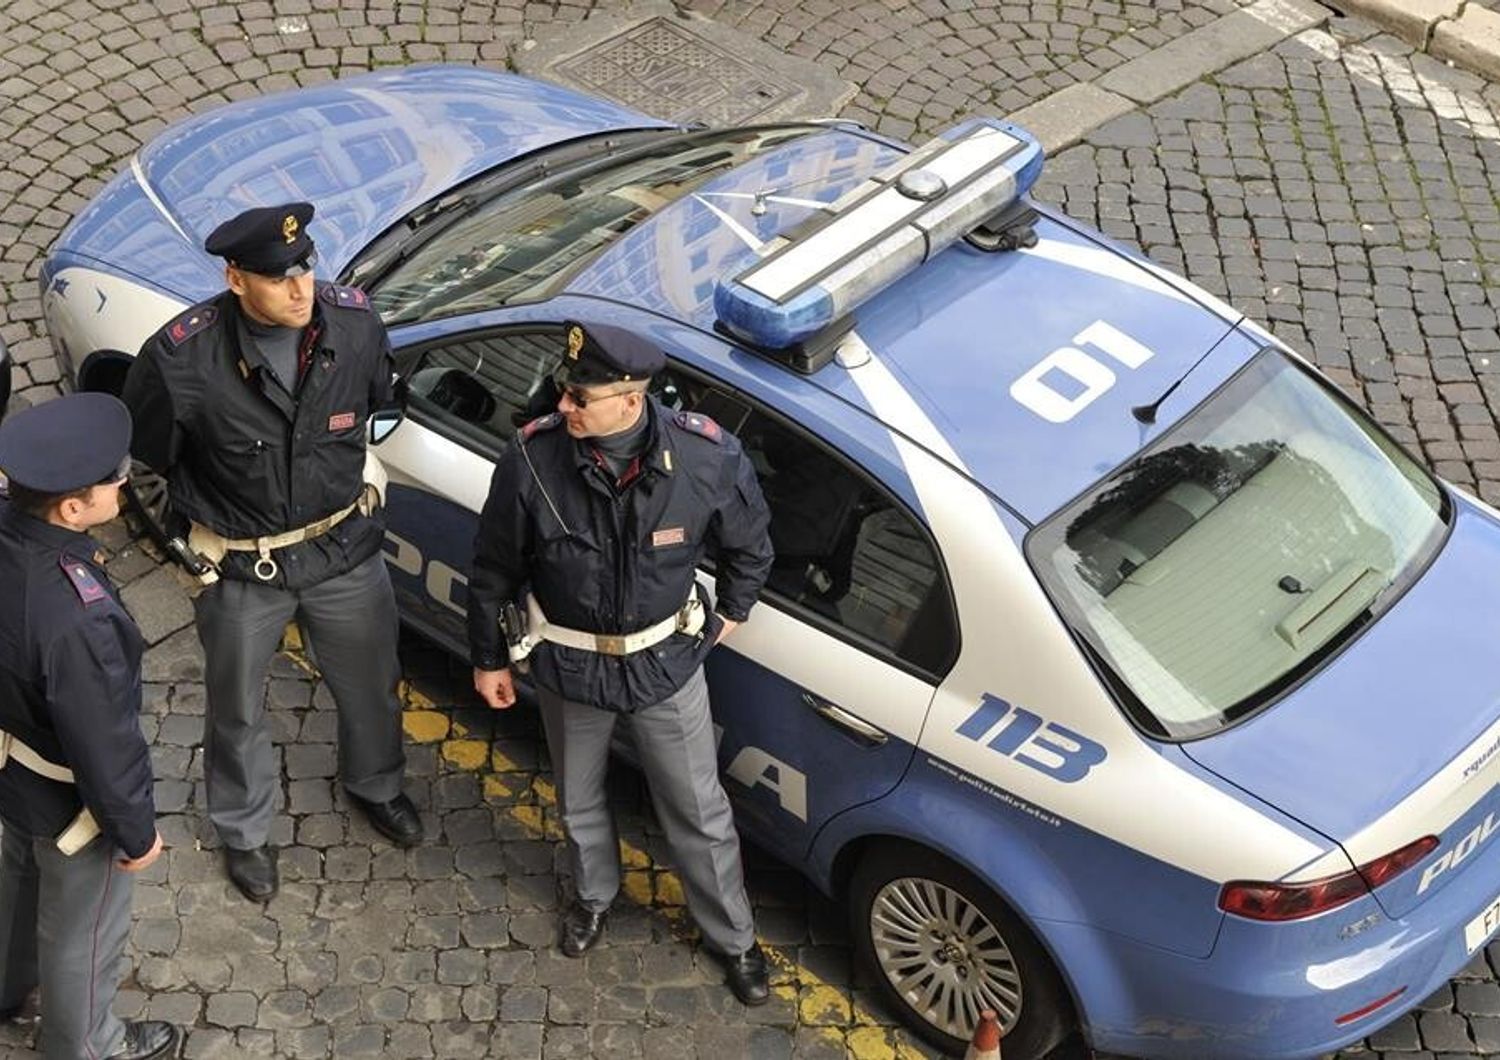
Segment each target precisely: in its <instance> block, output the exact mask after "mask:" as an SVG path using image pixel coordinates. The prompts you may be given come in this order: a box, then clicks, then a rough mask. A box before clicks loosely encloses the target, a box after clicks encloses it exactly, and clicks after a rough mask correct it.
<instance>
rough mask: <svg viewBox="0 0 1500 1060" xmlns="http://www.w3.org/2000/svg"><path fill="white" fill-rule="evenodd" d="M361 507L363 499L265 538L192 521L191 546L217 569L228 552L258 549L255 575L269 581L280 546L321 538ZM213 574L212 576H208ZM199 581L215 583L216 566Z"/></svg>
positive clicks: (255, 550)
mask: <svg viewBox="0 0 1500 1060" xmlns="http://www.w3.org/2000/svg"><path fill="white" fill-rule="evenodd" d="M359 507H360V501H355V502H354V503H353V504H351V505H349V506H348V507H347V508H340V509H339V510H338V511H336V512H334V513H333V514H332V515H329V516H325V517H324V518H322V519H319V520H318V521H317V522H315V523H308V524H307V525H306V526H299V527H297V529H295V530H288V531H286V532H285V533H281V534H268V535H266V536H265V537H243V538H234V537H224V536H223V535H222V534H218V533H215V532H214V531H212V530H210V529H209V528H208V527H206V526H204V525H203V524H202V523H193V524H192V529H191V530H190V531H189V532H188V547H189V548H191V549H192V550H193V551H194V552H196V553H198V555H199V556H200V557H202V558H203V559H205V560H207V561H208V563H209V564H210V566H212V567H214V568H217V567H218V565H219V561H220V560H222V559H223V558H224V553H226V552H257V553H259V554H260V558H259V559H257V560H256V561H255V566H254V567H253V568H251V569H252V571H253V572H254V574H255V576H256V577H257V578H259V579H260V580H261V581H263V582H268V581H270V580H271V579H272V578H275V577H276V574H277V572H278V571H280V569H281V568H280V567H279V566H278V565H277V563H276V561H275V560H274V559H272V558H271V553H272V552H273V551H274V550H276V549H278V548H288V547H290V546H291V545H300V544H302V542H304V541H310V540H312V539H313V538H315V537H322V536H323V535H324V534H326V533H328V531H330V530H332V529H333V528H334V527H335V526H338V525H339V523H342V522H343V521H344V520H345V519H347V518H349V516H351V515H353V514H354V511H355V509H357V508H359ZM209 575H211V577H210V576H209ZM198 577H199V580H200V581H202V582H203V584H204V585H212V584H213V583H214V582H216V581H218V580H219V572H218V570H217V569H214V570H212V571H210V572H209V573H208V574H206V575H199V576H198Z"/></svg>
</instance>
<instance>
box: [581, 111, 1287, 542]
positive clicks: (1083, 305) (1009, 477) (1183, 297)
mask: <svg viewBox="0 0 1500 1060" xmlns="http://www.w3.org/2000/svg"><path fill="white" fill-rule="evenodd" d="M899 157H900V154H899V152H898V151H897V150H896V149H894V148H891V147H889V146H886V145H883V144H880V143H878V142H875V141H872V140H870V139H867V138H864V137H861V136H859V135H856V134H854V133H852V132H848V131H842V130H836V129H831V130H829V131H827V132H822V133H817V134H814V135H812V136H808V137H805V138H802V139H799V140H795V141H792V142H791V143H789V144H787V145H785V146H783V147H781V148H779V149H777V150H775V151H773V152H769V153H767V154H766V155H764V156H761V157H759V158H757V159H755V160H753V161H752V162H750V163H749V164H747V165H744V166H741V167H739V168H737V169H735V170H733V171H731V172H730V173H727V174H725V175H724V176H722V177H720V178H717V179H716V180H714V181H711V182H709V183H708V184H706V185H704V186H703V187H702V188H700V189H699V191H698V192H697V193H696V194H694V195H691V196H687V197H685V198H683V199H680V200H678V201H677V202H675V203H673V204H671V205H669V206H667V207H666V208H665V209H663V210H662V211H661V212H659V213H658V214H657V215H656V216H654V217H653V218H651V219H649V220H648V221H646V222H644V223H642V224H640V225H638V226H637V227H636V228H635V229H633V230H632V231H631V232H629V233H627V234H626V236H624V237H623V238H622V239H620V240H619V241H618V242H616V243H615V244H614V245H612V246H611V247H610V248H608V249H607V250H606V251H605V252H604V253H603V254H601V255H600V256H599V257H598V258H596V259H595V260H594V261H593V262H591V263H590V264H589V265H588V266H587V267H586V268H585V269H584V270H583V271H581V272H580V273H579V274H578V275H577V276H575V277H574V278H573V279H572V281H571V282H570V284H569V287H568V290H569V291H571V292H573V293H578V294H590V295H595V296H599V297H604V298H609V299H611V300H616V301H621V302H626V303H629V304H634V305H638V306H642V307H643V308H647V309H651V310H654V311H656V312H659V313H662V314H664V315H666V316H669V317H674V318H677V319H683V320H686V321H689V322H691V323H693V324H695V325H696V326H698V327H700V328H703V329H705V330H709V329H713V328H714V326H715V324H716V322H717V314H716V312H715V308H714V304H713V303H714V291H715V287H716V285H717V283H718V281H719V280H720V278H721V277H726V276H736V275H739V274H740V273H741V272H742V271H743V270H744V269H745V268H746V267H747V266H748V265H750V264H752V263H754V262H755V261H756V260H757V256H758V253H759V252H760V251H761V250H762V249H763V248H764V245H765V243H767V242H768V241H770V240H771V239H772V238H774V237H775V236H776V235H777V234H778V233H779V232H781V231H784V230H786V229H787V228H790V227H792V226H795V225H797V224H799V223H802V222H804V221H806V219H807V218H808V216H809V215H810V214H811V213H813V212H814V209H813V208H812V207H810V206H809V205H807V204H808V203H810V202H823V203H826V202H831V201H832V200H834V199H835V198H837V197H838V196H840V195H842V194H844V193H845V192H847V191H848V190H849V189H850V188H851V187H854V186H856V185H857V184H859V183H860V182H861V181H863V180H864V179H865V178H866V177H867V176H868V175H869V174H870V173H872V172H875V171H877V170H879V169H881V168H883V167H885V166H887V165H889V164H890V163H891V162H892V161H893V160H895V159H897V158H899ZM819 174H822V175H823V176H824V178H825V179H823V180H821V181H820V180H819V179H818V175H819ZM788 185H794V186H795V187H796V190H795V192H792V193H788V194H784V195H778V194H771V195H768V196H766V198H765V205H766V209H765V210H764V212H763V213H761V214H760V215H756V214H754V213H753V212H752V209H751V204H752V202H753V200H754V197H755V195H756V194H757V193H762V192H765V191H766V190H767V189H772V190H773V191H774V189H777V188H783V187H786V186H788ZM1036 231H1037V235H1038V237H1039V239H1038V243H1037V245H1036V246H1035V247H1033V248H1030V249H1026V250H1020V251H1006V252H997V253H986V252H982V251H978V250H974V249H972V248H969V247H967V246H963V245H960V246H957V247H954V248H952V249H949V250H946V251H943V252H942V253H941V254H939V255H937V256H936V257H935V258H934V259H932V260H931V261H929V262H927V263H926V264H923V265H921V266H920V267H918V268H917V269H915V270H914V271H913V272H911V273H909V274H907V275H906V276H904V277H903V278H901V279H899V280H897V281H896V282H895V283H894V284H893V285H892V286H891V287H889V288H887V289H886V290H884V291H883V292H881V293H878V294H876V295H874V296H873V297H871V298H870V299H869V300H868V301H866V302H864V303H863V304H862V305H861V306H859V307H858V308H857V309H856V310H855V311H854V313H853V318H854V320H855V323H856V326H857V333H858V335H859V336H860V337H861V338H862V339H863V340H864V341H865V343H866V344H867V345H868V346H869V348H870V350H871V352H872V354H873V355H874V356H875V357H877V358H879V359H880V360H881V362H882V363H883V364H885V365H886V366H887V367H888V368H890V369H891V372H892V374H893V375H894V377H895V378H896V379H897V380H898V382H899V383H900V384H901V385H902V387H903V388H904V389H905V391H906V392H907V394H908V395H909V396H910V398H911V400H912V403H914V405H915V407H916V408H917V409H918V410H920V414H921V415H923V416H924V417H925V418H926V419H927V420H928V421H930V423H931V424H932V425H934V426H935V428H936V430H937V432H938V433H939V434H941V435H942V437H943V438H944V440H945V442H946V443H947V445H949V446H951V448H952V449H953V451H954V455H955V456H956V457H957V460H958V462H959V463H960V464H961V465H962V468H963V470H965V471H966V472H967V473H968V474H970V475H971V476H972V477H973V478H974V479H975V480H976V481H978V482H980V483H981V484H983V485H984V486H985V487H986V488H987V489H989V490H990V491H991V492H993V493H994V494H995V495H996V496H997V497H999V498H1000V499H1001V500H1002V501H1003V502H1005V503H1006V504H1007V505H1009V506H1010V507H1011V508H1012V509H1014V510H1015V511H1016V512H1017V513H1018V514H1019V515H1021V516H1022V518H1024V519H1026V520H1027V521H1030V522H1036V521H1038V520H1040V519H1042V518H1045V517H1046V516H1047V515H1049V514H1050V513H1051V512H1053V511H1055V510H1056V509H1057V508H1058V507H1060V506H1061V505H1062V504H1063V503H1065V502H1066V501H1067V500H1068V499H1070V498H1071V497H1073V496H1074V495H1076V494H1077V493H1079V492H1080V491H1081V490H1083V489H1084V488H1085V487H1087V486H1088V485H1089V484H1090V483H1092V482H1094V481H1096V480H1097V479H1098V478H1099V477H1100V476H1102V475H1103V474H1105V473H1106V472H1108V471H1109V470H1110V469H1111V468H1113V467H1115V466H1117V465H1118V464H1120V463H1122V462H1124V461H1125V460H1126V459H1128V458H1129V457H1130V456H1131V455H1132V454H1134V453H1135V452H1137V451H1138V450H1139V449H1140V448H1141V447H1142V446H1143V445H1145V444H1147V443H1148V442H1149V441H1150V440H1151V439H1152V438H1154V437H1156V436H1157V435H1159V434H1160V433H1161V431H1162V430H1164V429H1165V428H1166V427H1168V426H1169V425H1170V424H1171V423H1173V422H1175V421H1176V420H1177V419H1179V418H1180V417H1181V416H1182V415H1183V414H1184V413H1185V412H1186V411H1187V410H1188V409H1189V408H1191V407H1192V405H1193V404H1195V403H1196V401H1197V400H1198V399H1201V397H1203V396H1205V395H1206V394H1207V393H1208V392H1209V389H1205V388H1211V387H1212V386H1213V385H1215V381H1219V382H1222V380H1223V379H1225V378H1227V376H1228V375H1229V374H1231V373H1232V372H1233V370H1234V369H1235V368H1237V367H1239V366H1240V365H1241V364H1243V363H1244V361H1245V359H1246V358H1248V357H1249V356H1250V355H1251V354H1252V353H1253V352H1254V349H1255V348H1256V347H1257V345H1258V344H1257V343H1256V342H1254V341H1253V340H1250V339H1248V338H1242V337H1235V338H1231V339H1228V340H1226V335H1228V333H1229V332H1230V331H1231V328H1232V325H1233V322H1234V321H1236V320H1238V319H1239V317H1238V314H1235V313H1233V311H1232V310H1229V309H1228V308H1227V307H1223V306H1220V305H1217V304H1214V303H1212V301H1211V300H1209V299H1208V298H1207V296H1206V295H1203V294H1202V292H1194V293H1193V294H1192V295H1190V294H1188V293H1185V292H1187V291H1190V290H1192V289H1191V288H1188V287H1187V286H1186V285H1185V284H1181V283H1180V282H1178V281H1173V280H1171V279H1170V278H1167V277H1165V276H1164V274H1161V273H1160V272H1159V271H1158V270H1156V269H1154V267H1152V266H1150V265H1149V263H1146V262H1143V261H1139V260H1136V259H1133V258H1132V257H1130V256H1128V255H1127V254H1125V253H1124V252H1123V251H1121V250H1120V249H1118V248H1116V247H1114V246H1112V245H1109V244H1108V243H1107V242H1105V241H1104V240H1103V239H1102V237H1098V236H1096V235H1090V234H1085V233H1084V232H1083V231H1082V230H1081V228H1080V227H1079V226H1077V225H1075V224H1073V223H1072V222H1070V221H1068V220H1067V219H1066V218H1063V217H1061V216H1060V215H1056V214H1051V213H1049V212H1048V211H1045V210H1044V211H1043V214H1042V216H1041V218H1040V219H1039V221H1038V223H1037V226H1036ZM663 248H674V250H673V252H671V253H667V252H664V250H663ZM676 248H685V250H679V249H676ZM1197 298H1201V299H1202V301H1199V300H1195V299H1197ZM1100 322H1102V323H1103V324H1104V325H1107V326H1108V327H1110V328H1113V329H1114V330H1115V331H1116V332H1118V333H1120V334H1123V335H1125V336H1127V337H1128V338H1129V339H1132V340H1134V341H1135V342H1136V343H1138V344H1140V346H1142V347H1144V348H1145V349H1146V350H1147V351H1149V356H1148V357H1147V358H1146V359H1145V360H1144V362H1143V363H1141V364H1140V365H1139V366H1138V367H1135V368H1127V367H1125V366H1124V365H1122V364H1121V363H1120V362H1118V361H1117V360H1115V359H1113V358H1112V357H1111V356H1110V355H1109V354H1108V353H1107V352H1105V351H1103V350H1101V349H1099V348H1098V347H1096V346H1091V345H1090V344H1089V342H1088V341H1087V340H1084V339H1079V338H1078V336H1079V335H1080V334H1082V333H1084V332H1085V330H1086V329H1088V328H1090V326H1092V325H1096V324H1098V323H1100ZM1100 333H1104V332H1103V329H1096V335H1097V334H1100ZM1221 340H1226V341H1222V342H1221ZM1215 344H1220V350H1219V351H1217V352H1216V354H1215V355H1214V356H1212V357H1210V358H1208V359H1206V360H1205V362H1204V364H1203V365H1202V366H1200V367H1199V368H1197V369H1195V370H1194V371H1193V372H1192V374H1191V378H1190V380H1189V382H1188V383H1185V384H1184V386H1183V387H1182V388H1180V389H1179V390H1178V391H1177V392H1176V393H1174V395H1173V398H1172V400H1171V401H1169V402H1168V403H1167V404H1165V405H1164V406H1163V407H1162V410H1161V414H1160V416H1159V417H1158V419H1157V422H1156V423H1155V424H1151V425H1143V424H1142V423H1140V422H1139V421H1138V420H1136V419H1135V418H1134V417H1133V416H1132V415H1131V411H1130V410H1131V407H1132V406H1134V405H1139V404H1146V403H1149V402H1151V401H1154V400H1155V399H1156V398H1157V397H1159V396H1160V394H1161V393H1162V391H1164V390H1165V389H1166V388H1167V387H1168V386H1170V385H1171V383H1172V382H1173V381H1175V380H1176V379H1177V378H1178V377H1180V376H1181V375H1182V374H1183V373H1185V372H1187V371H1188V369H1189V368H1190V367H1192V365H1193V363H1194V362H1195V361H1196V360H1197V359H1198V357H1199V356H1201V355H1202V354H1204V353H1205V352H1206V351H1207V350H1209V349H1210V348H1212V347H1214V346H1215ZM1080 345H1082V347H1083V349H1084V351H1085V353H1086V354H1087V355H1088V356H1090V357H1093V358H1094V359H1096V360H1097V361H1098V362H1099V363H1101V364H1102V365H1103V366H1104V367H1105V368H1107V369H1108V370H1109V372H1110V373H1111V374H1112V375H1113V384H1112V385H1111V386H1110V387H1108V388H1107V390H1106V391H1105V392H1103V393H1101V395H1100V396H1099V397H1098V398H1097V399H1096V400H1093V401H1091V402H1089V403H1088V404H1087V406H1086V407H1084V408H1082V409H1081V410H1080V411H1079V412H1078V413H1077V414H1076V415H1074V416H1072V417H1071V418H1070V419H1068V420H1067V421H1066V422H1062V423H1058V422H1051V421H1049V420H1047V419H1046V418H1044V417H1043V416H1042V415H1039V414H1038V413H1037V412H1036V411H1035V410H1034V409H1032V408H1030V407H1028V406H1027V405H1025V404H1023V403H1021V402H1018V401H1017V400H1016V399H1015V398H1014V397H1012V395H1011V393H1010V388H1011V386H1012V384H1013V383H1014V382H1015V381H1016V380H1017V379H1019V378H1020V377H1021V376H1022V375H1024V374H1025V373H1026V372H1027V371H1028V370H1030V369H1032V368H1034V367H1035V366H1036V365H1038V364H1039V363H1040V362H1042V361H1043V360H1044V359H1046V358H1048V356H1049V355H1050V354H1052V353H1053V351H1055V350H1059V349H1064V348H1074V347H1078V346H1080ZM777 370H779V371H789V370H786V369H777ZM857 373H858V369H855V370H854V371H852V372H851V371H849V370H846V369H845V368H844V367H842V366H840V365H838V364H830V365H828V366H827V367H825V368H822V369H821V370H819V371H818V372H816V373H815V374H814V375H812V376H809V377H807V380H808V383H809V384H810V385H815V386H819V387H822V388H824V389H827V390H831V391H833V392H835V393H837V394H838V395H839V396H841V397H843V398H845V399H846V400H847V401H849V402H850V403H852V404H854V405H856V406H858V407H861V408H864V409H866V410H867V411H868V412H869V413H870V414H871V415H872V416H874V417H875V418H876V419H878V420H882V421H884V422H885V423H886V424H887V425H888V426H890V427H895V428H897V429H901V426H902V425H900V424H895V423H891V422H890V419H891V417H890V415H889V414H888V413H887V412H886V411H884V410H882V409H877V408H876V407H875V406H874V404H872V402H871V400H870V398H869V396H868V395H867V394H866V393H865V391H864V390H863V389H862V387H861V385H860V382H859V378H858V375H857ZM1045 382H1046V384H1047V385H1049V386H1051V387H1053V388H1055V390H1056V391H1057V392H1058V393H1059V394H1060V395H1061V397H1060V400H1066V399H1067V398H1068V397H1072V396H1076V395H1077V394H1078V393H1079V392H1080V390H1081V389H1082V387H1081V384H1080V383H1079V381H1078V380H1077V379H1074V378H1070V377H1069V376H1068V375H1067V374H1066V373H1065V372H1055V373H1049V374H1048V375H1047V378H1046V381H1045Z"/></svg>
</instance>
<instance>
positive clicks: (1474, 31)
mask: <svg viewBox="0 0 1500 1060" xmlns="http://www.w3.org/2000/svg"><path fill="white" fill-rule="evenodd" d="M1333 3H1334V5H1335V6H1336V7H1338V8H1339V9H1340V10H1341V11H1342V12H1343V13H1345V14H1349V15H1358V16H1360V17H1362V18H1367V19H1369V20H1370V21H1371V22H1374V23H1376V24H1378V25H1380V26H1382V27H1384V28H1385V29H1388V30H1390V31H1391V32H1392V33H1394V34H1396V36H1398V37H1400V38H1401V39H1402V40H1404V41H1406V42H1407V43H1408V44H1411V45H1414V46H1415V47H1417V48H1420V49H1422V50H1423V51H1424V52H1427V53H1429V54H1430V55H1432V56H1433V57H1434V58H1437V59H1442V60H1444V61H1445V62H1449V63H1452V64H1453V65H1455V66H1460V67H1463V68H1464V69H1466V70H1470V71H1472V72H1474V73H1476V74H1481V75H1483V76H1484V77H1487V78H1489V79H1491V80H1494V81H1500V14H1497V13H1496V12H1494V11H1489V10H1487V9H1485V8H1483V7H1480V6H1479V5H1478V4H1477V3H1473V2H1472V0H1333Z"/></svg>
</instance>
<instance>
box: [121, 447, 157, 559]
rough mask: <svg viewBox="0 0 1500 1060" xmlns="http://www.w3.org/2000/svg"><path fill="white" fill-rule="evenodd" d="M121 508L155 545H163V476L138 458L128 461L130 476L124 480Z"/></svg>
mask: <svg viewBox="0 0 1500 1060" xmlns="http://www.w3.org/2000/svg"><path fill="white" fill-rule="evenodd" d="M124 493H125V509H126V513H127V515H128V517H129V518H130V520H131V521H132V522H134V523H136V524H137V525H138V526H139V528H140V529H141V530H143V531H145V533H146V536H147V537H149V538H150V539H151V540H152V542H153V543H155V545H156V547H157V548H159V549H161V550H162V551H164V552H165V551H166V549H167V530H166V525H165V524H166V518H167V480H166V479H164V478H162V477H161V476H160V475H158V474H157V473H156V472H155V471H152V470H151V469H150V468H148V467H147V466H146V465H145V464H142V463H141V462H140V461H139V460H134V461H131V464H130V477H129V478H128V479H126V480H125V487H124Z"/></svg>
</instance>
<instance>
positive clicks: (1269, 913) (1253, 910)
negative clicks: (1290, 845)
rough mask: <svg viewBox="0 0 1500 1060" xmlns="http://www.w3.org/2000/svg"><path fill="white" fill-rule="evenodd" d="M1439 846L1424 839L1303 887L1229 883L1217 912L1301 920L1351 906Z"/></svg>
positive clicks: (1435, 837) (1309, 882)
mask: <svg viewBox="0 0 1500 1060" xmlns="http://www.w3.org/2000/svg"><path fill="white" fill-rule="evenodd" d="M1437 845H1438V840H1437V836H1431V835H1429V836H1423V837H1422V838H1421V839H1418V840H1417V841H1416V842H1414V843H1408V844H1407V845H1406V846H1404V847H1402V848H1401V849H1400V850H1396V851H1392V852H1391V853H1389V854H1386V855H1385V856H1384V857H1379V858H1376V859H1375V860H1374V861H1371V862H1367V863H1366V864H1364V865H1361V866H1360V867H1359V868H1357V869H1351V870H1349V871H1348V872H1341V873H1339V874H1337V875H1335V876H1325V877H1323V878H1322V879H1320V880H1308V881H1306V882H1303V883H1266V882H1259V881H1256V880H1232V881H1230V882H1229V883H1226V884H1225V885H1224V888H1223V890H1221V891H1220V892H1219V908H1220V909H1222V910H1224V912H1226V913H1234V914H1235V915H1236V916H1243V917H1248V918H1249V919H1251V920H1301V919H1303V918H1304V917H1309V916H1317V915H1318V914H1319V913H1326V912H1327V911H1328V910H1330V909H1337V908H1338V907H1339V906H1341V905H1344V904H1345V903H1346V902H1352V901H1354V899H1356V898H1359V897H1360V896H1362V895H1365V894H1369V893H1370V891H1372V890H1374V889H1375V888H1376V887H1379V886H1381V885H1382V884H1385V883H1389V882H1390V881H1391V880H1393V879H1394V878H1395V877H1397V876H1399V875H1400V874H1401V873H1403V872H1405V871H1406V870H1407V869H1409V868H1411V867H1412V866H1413V865H1415V864H1416V863H1417V862H1419V861H1421V860H1422V859H1423V858H1425V857H1426V856H1427V855H1428V854H1430V853H1432V851H1433V849H1434V848H1435V847H1436V846H1437Z"/></svg>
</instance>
